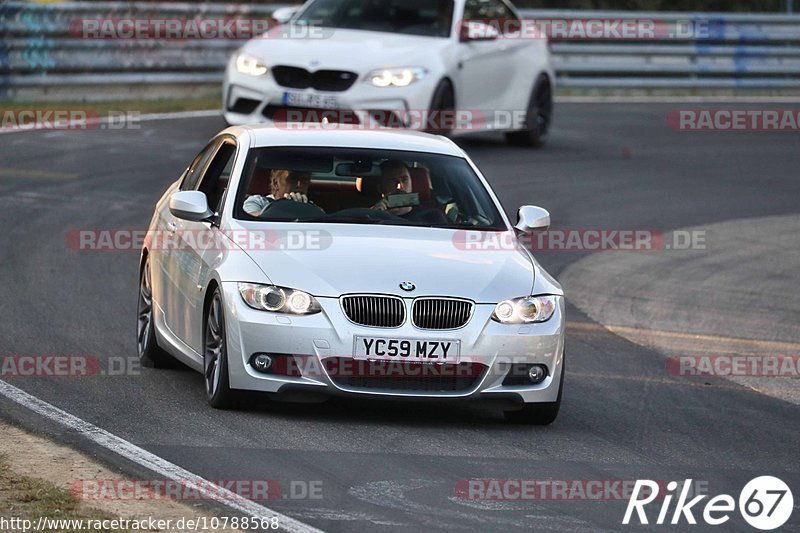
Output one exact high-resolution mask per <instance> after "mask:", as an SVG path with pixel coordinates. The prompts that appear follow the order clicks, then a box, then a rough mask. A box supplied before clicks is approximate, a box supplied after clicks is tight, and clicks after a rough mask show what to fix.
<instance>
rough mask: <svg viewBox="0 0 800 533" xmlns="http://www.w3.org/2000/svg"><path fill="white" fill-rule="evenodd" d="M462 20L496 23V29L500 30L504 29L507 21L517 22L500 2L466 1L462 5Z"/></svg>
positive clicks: (512, 13)
mask: <svg viewBox="0 0 800 533" xmlns="http://www.w3.org/2000/svg"><path fill="white" fill-rule="evenodd" d="M464 19H465V20H472V19H478V20H483V21H487V22H489V21H497V22H498V25H497V28H499V29H501V30H502V29H505V28H506V26H507V24H508V22H509V21H511V20H518V19H517V16H516V15H514V12H513V11H511V9H510V8H509V7H508V6H507V5H506V4H505V2H503V1H502V0H467V2H466V4H464ZM512 27H513V26H512Z"/></svg>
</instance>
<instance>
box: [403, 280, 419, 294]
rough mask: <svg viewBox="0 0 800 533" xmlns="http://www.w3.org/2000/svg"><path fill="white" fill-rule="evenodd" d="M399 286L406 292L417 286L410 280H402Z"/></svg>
mask: <svg viewBox="0 0 800 533" xmlns="http://www.w3.org/2000/svg"><path fill="white" fill-rule="evenodd" d="M400 288H401V289H403V290H404V291H406V292H411V291H413V290H414V289H416V288H417V286H416V285H414V284H413V283H411V282H410V281H404V282H403V283H401V284H400Z"/></svg>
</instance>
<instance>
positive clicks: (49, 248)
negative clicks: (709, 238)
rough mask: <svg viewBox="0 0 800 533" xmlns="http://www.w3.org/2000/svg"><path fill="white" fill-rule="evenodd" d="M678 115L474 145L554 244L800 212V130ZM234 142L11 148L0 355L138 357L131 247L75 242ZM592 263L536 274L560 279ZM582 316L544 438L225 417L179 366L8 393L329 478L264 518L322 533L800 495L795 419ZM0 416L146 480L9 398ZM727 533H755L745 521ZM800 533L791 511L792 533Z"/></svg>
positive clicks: (373, 419) (631, 112)
mask: <svg viewBox="0 0 800 533" xmlns="http://www.w3.org/2000/svg"><path fill="white" fill-rule="evenodd" d="M675 107H678V105H653V104H634V105H617V104H604V105H598V104H564V105H560V106H558V109H557V113H558V114H557V117H556V126H555V129H554V131H553V137H552V141H551V143H550V145H549V146H548V147H547V148H546V149H544V150H540V151H528V150H524V149H515V148H510V147H507V146H506V145H505V144H503V142H502V141H501V139H500V138H499V137H496V136H493V135H487V136H482V137H479V138H472V139H462V140H460V141H459V143H460V144H461V145H462V146H463V147H464V148H465V149H466V150H467V151H468V153H469V154H470V155H471V156H472V157H473V158H474V159H475V161H476V163H477V164H478V165H479V166H480V167H481V168H482V169H483V171H484V173H485V174H486V175H487V176H488V178H489V179H490V181H491V182H492V183H493V185H494V187H495V189H496V190H497V191H498V193H499V195H500V197H501V200H502V201H503V202H504V204H505V206H506V208H507V209H508V210H509V212H513V211H514V210H515V208H516V206H517V204H518V203H520V202H522V201H524V202H526V203H534V204H538V205H541V206H544V207H546V208H547V209H549V210H550V211H551V213H552V217H553V227H554V228H658V229H661V230H664V231H668V230H671V229H675V228H682V227H688V226H703V225H704V224H712V223H718V222H724V221H727V220H736V219H742V218H751V217H764V216H775V215H787V214H795V213H797V210H798V208H797V202H798V199H800V181H798V179H797V169H798V168H800V151H798V149H797V148H798V142H797V134H796V133H777V134H767V133H727V134H722V133H692V134H688V133H680V132H676V131H673V130H671V129H669V127H668V126H667V122H666V115H667V112H668V111H669V110H670V109H673V108H675ZM690 107H700V106H699V105H692V106H690ZM715 107H718V106H715ZM222 127H223V123H222V121H221V120H220V119H219V118H194V119H178V120H170V121H153V122H143V123H142V124H141V129H138V130H136V129H131V130H120V131H105V130H97V131H89V132H81V131H73V132H52V131H51V132H28V133H23V134H13V135H3V136H0V223H2V232H0V279H2V282H3V289H2V293H0V322H1V323H2V326H1V327H0V331H2V345H0V355H10V354H29V355H40V354H41V355H57V354H85V355H95V356H97V357H99V358H100V359H102V360H105V359H107V358H109V357H134V356H135V345H134V342H135V341H134V329H133V328H134V322H135V302H136V290H137V259H138V254H137V252H125V251H116V252H79V251H75V250H73V249H71V248H70V247H69V246H68V245H67V240H66V235H67V233H68V232H69V231H70V230H74V229H111V228H120V229H128V228H131V229H144V228H146V226H147V223H148V221H149V217H150V215H151V212H152V206H153V203H154V202H155V200H156V199H157V198H158V197H159V196H160V195H161V193H162V191H163V189H164V188H165V187H166V186H167V185H168V184H169V183H170V182H171V181H172V180H174V179H175V178H176V177H177V176H178V175H179V173H180V172H181V171H182V169H183V168H184V167H185V165H186V164H187V163H188V162H189V160H190V159H191V158H192V157H193V155H194V154H195V153H196V152H197V151H198V150H199V149H200V148H201V147H202V145H203V144H204V142H205V141H206V140H207V139H208V138H210V137H211V136H212V135H213V134H214V133H216V132H217V131H218V130H219V129H221V128H222ZM584 255H585V254H584V253H581V252H547V253H540V254H538V257H539V259H540V261H541V262H542V263H543V264H544V265H545V266H546V267H547V268H548V269H549V270H550V271H551V272H552V273H553V274H555V275H556V276H557V275H558V273H559V272H561V271H562V270H563V269H564V268H565V267H567V266H568V265H570V264H571V263H573V262H574V261H576V260H577V259H579V258H581V257H583V256H584ZM719 268H720V269H722V270H724V269H725V264H720V265H719ZM792 278H793V279H789V280H788V282H791V285H793V286H794V285H795V284H796V282H797V280H798V276H797V274H796V273H795V274H794V276H792ZM617 282H618V283H624V282H625V280H624V279H619V280H617ZM676 282H680V280H676ZM788 282H787V283H788ZM787 290H788V289H787ZM795 290H796V289H795ZM718 311H719V312H720V313H723V310H718ZM721 316H724V315H722V314H721ZM568 320H569V326H568V340H567V360H568V367H567V368H568V374H567V379H566V384H565V394H564V401H563V405H562V411H561V414H560V416H559V418H558V420H557V421H556V423H555V424H553V425H552V426H550V427H548V428H527V427H519V426H511V425H507V424H505V423H504V422H503V421H502V418H501V417H500V416H499V414H498V413H494V412H492V411H484V410H480V409H476V408H474V407H471V406H465V405H457V406H441V405H429V404H405V403H404V404H394V403H384V402H376V403H367V402H358V401H349V400H334V401H331V402H329V403H327V404H323V405H271V404H267V403H258V404H257V405H253V407H252V408H251V409H248V410H246V411H236V412H220V411H215V410H212V409H211V408H209V407H208V406H207V405H206V404H205V401H204V393H203V386H202V379H201V376H200V375H199V374H196V373H194V372H191V371H188V370H185V369H180V368H176V369H170V370H150V369H142V370H141V373H140V374H139V375H120V376H94V377H81V378H65V377H61V378H56V377H49V378H13V379H10V378H9V379H8V381H9V382H11V383H13V384H14V385H15V386H17V387H20V388H22V389H23V390H25V391H27V392H29V393H31V394H34V395H36V396H38V397H39V398H41V399H43V400H45V401H47V402H50V403H52V404H54V405H56V406H57V407H60V408H62V409H64V410H66V411H68V412H70V413H72V414H74V415H76V416H78V417H80V418H82V419H84V420H87V421H89V422H91V423H93V424H95V425H97V426H100V427H101V428H104V429H106V430H108V431H110V432H112V433H114V434H116V435H118V436H120V437H122V438H124V439H127V440H129V441H130V442H132V443H134V444H136V445H139V446H141V447H143V448H145V449H146V450H148V451H150V452H153V453H155V454H157V455H159V456H161V457H164V458H166V459H168V460H170V461H172V462H174V463H176V464H178V465H180V466H182V467H184V468H186V469H188V470H189V471H191V472H194V473H196V474H198V475H201V476H204V477H206V478H207V479H212V480H217V479H225V480H233V479H246V480H257V479H275V480H280V481H282V482H283V483H287V482H288V481H289V480H306V481H309V480H320V481H322V486H323V498H322V499H321V500H283V499H280V500H276V501H271V502H266V504H267V505H268V506H269V507H271V508H273V509H275V510H277V511H280V512H282V513H285V514H288V515H290V516H292V517H295V518H297V519H299V520H302V521H304V522H306V523H309V524H311V525H313V526H316V527H319V528H321V529H324V530H328V531H390V530H391V531H417V530H420V529H422V528H425V529H429V530H443V531H444V530H451V531H452V530H474V531H488V530H494V531H526V530H527V531H530V530H532V529H533V530H535V531H547V530H552V531H587V530H592V531H602V530H619V529H620V528H621V527H622V526H620V522H621V520H622V515H623V513H624V509H625V502H624V501H606V502H583V501H574V500H571V501H537V502H530V501H529V502H485V501H483V502H481V501H464V500H462V499H460V498H458V497H457V496H456V493H455V490H454V489H455V486H456V484H457V483H458V482H459V480H465V479H471V478H535V479H545V478H552V479H557V480H611V479H622V480H630V479H637V478H649V479H655V480H663V481H669V480H683V479H685V478H692V479H695V480H702V481H704V482H707V486H708V490H709V492H710V493H711V494H712V495H714V494H720V493H728V494H732V495H734V497H738V494H739V491H740V490H741V488H742V487H743V486H744V484H745V483H746V482H747V481H748V480H750V479H751V478H754V477H756V476H760V475H766V474H771V475H777V476H778V477H781V478H782V479H783V480H784V481H785V482H787V483H788V484H789V485H790V487H792V488H794V489H800V461H798V455H797V444H798V442H800V424H798V421H800V407H798V406H796V405H792V404H789V403H785V402H782V401H780V400H777V399H773V398H770V397H768V396H764V395H760V394H758V393H756V392H753V391H751V390H749V389H746V388H744V387H741V386H739V385H736V384H734V383H730V382H727V381H724V380H719V379H701V380H699V381H698V380H694V379H687V378H680V377H672V376H669V375H667V373H666V371H665V366H664V362H663V359H662V358H661V356H660V355H659V354H657V353H655V352H653V351H650V350H648V349H645V348H642V347H640V346H638V345H635V344H633V343H631V342H629V341H627V340H625V339H623V338H621V337H618V336H616V335H614V334H612V333H611V332H609V331H608V330H606V329H604V328H603V327H601V326H599V325H594V324H593V323H592V322H591V321H590V320H589V319H588V318H587V317H586V316H585V315H583V314H582V313H581V312H580V311H579V310H578V309H576V308H575V307H574V306H569V307H568ZM754 320H768V317H754ZM795 340H797V339H795ZM0 415H2V417H3V418H7V419H10V420H13V421H15V422H17V423H19V424H21V425H23V426H24V427H27V428H29V429H33V430H35V431H37V432H41V433H45V434H48V435H51V436H53V437H55V438H57V439H60V440H63V441H66V442H68V443H71V444H73V445H75V446H78V447H80V448H82V449H84V450H86V451H87V452H89V453H92V454H95V455H98V456H100V457H101V458H102V459H103V460H105V461H107V462H109V463H111V464H113V465H114V466H116V467H118V468H120V469H122V470H124V471H127V472H130V473H132V474H134V475H138V476H141V477H145V478H146V477H147V476H148V473H147V472H145V471H143V470H142V469H141V468H137V467H136V466H135V465H132V464H129V463H127V462H125V461H120V460H119V459H117V458H115V457H114V456H113V454H109V453H108V452H105V451H102V450H98V449H96V448H94V447H93V446H92V445H91V444H89V443H87V442H84V441H83V440H82V439H81V438H80V437H78V436H76V435H74V434H71V433H70V432H68V431H65V430H64V429H63V428H59V427H57V426H55V425H53V424H51V423H46V422H44V421H43V420H41V419H40V418H39V417H38V416H37V415H34V414H32V413H30V412H27V411H25V410H24V409H22V408H21V407H19V406H17V405H15V404H13V403H11V402H9V401H7V400H5V399H2V400H0ZM797 501H800V491H798V490H795V502H797ZM654 517H655V512H653V513H652V514H651V519H653V518H654ZM684 527H685V525H684ZM724 528H725V530H726V531H729V530H739V531H752V530H751V529H750V528H749V526H747V525H746V524H745V523H744V521H743V520H742V518H741V516H739V515H738V514H734V515H733V517H732V519H731V521H730V522H729V523H727V524H726V525H725V526H724ZM639 529H641V528H639ZM662 529H664V530H668V529H667V527H664V528H662ZM678 529H683V528H678ZM798 529H800V512H798V510H797V508H795V513H794V516H793V518H792V520H791V521H790V523H789V524H787V526H786V529H785V530H798ZM672 530H675V528H673V529H672ZM692 530H698V531H702V530H704V528H703V527H702V526H698V527H695V528H693V529H692Z"/></svg>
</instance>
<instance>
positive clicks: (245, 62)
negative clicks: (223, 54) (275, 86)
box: [236, 54, 267, 76]
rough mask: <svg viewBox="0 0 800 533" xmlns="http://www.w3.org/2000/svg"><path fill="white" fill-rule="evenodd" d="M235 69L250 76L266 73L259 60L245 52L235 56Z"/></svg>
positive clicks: (265, 68)
mask: <svg viewBox="0 0 800 533" xmlns="http://www.w3.org/2000/svg"><path fill="white" fill-rule="evenodd" d="M236 70H238V71H239V72H240V73H242V74H248V75H250V76H263V75H264V74H266V73H267V67H266V65H264V64H263V63H262V62H261V60H259V59H258V58H256V57H253V56H251V55H247V54H239V55H238V56H236Z"/></svg>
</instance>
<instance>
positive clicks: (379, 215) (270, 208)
mask: <svg viewBox="0 0 800 533" xmlns="http://www.w3.org/2000/svg"><path fill="white" fill-rule="evenodd" d="M234 216H235V217H236V218H238V219H240V220H260V221H281V222H320V223H357V224H387V225H406V226H426V227H437V228H465V229H466V228H469V229H479V230H491V231H504V230H505V229H506V226H505V222H504V220H503V218H502V216H501V215H500V212H499V211H498V209H497V208H496V207H495V204H494V202H493V200H492V198H491V196H490V195H489V192H488V191H487V190H486V187H485V186H484V185H483V183H482V182H481V180H480V179H479V178H478V176H477V174H475V172H474V171H473V170H472V167H471V166H470V165H469V163H468V162H467V161H466V160H465V159H463V158H461V157H455V156H448V155H437V154H427V153H420V152H404V151H395V150H376V149H363V148H317V147H314V148H309V147H280V148H256V149H253V150H251V151H250V154H249V155H248V159H247V163H246V165H245V169H244V174H243V176H242V179H241V180H240V185H239V190H238V191H237V196H236V209H235V211H234Z"/></svg>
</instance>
